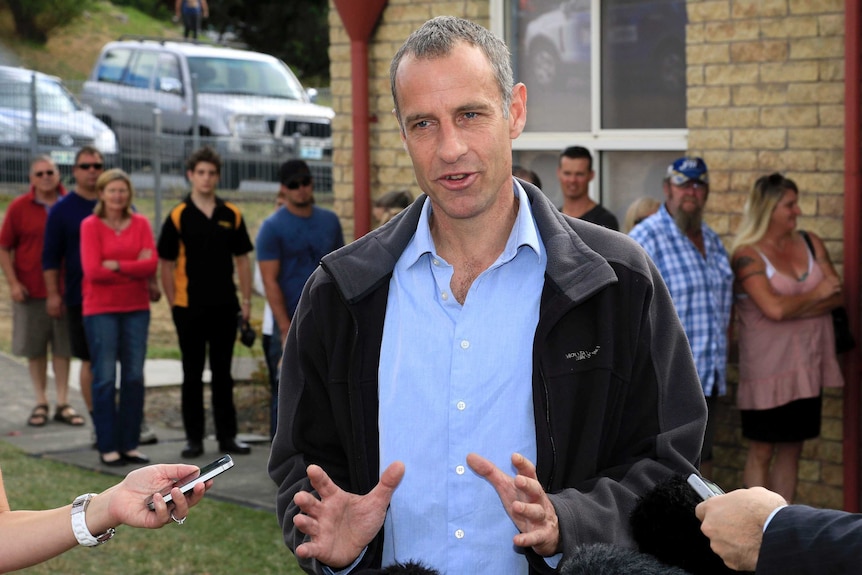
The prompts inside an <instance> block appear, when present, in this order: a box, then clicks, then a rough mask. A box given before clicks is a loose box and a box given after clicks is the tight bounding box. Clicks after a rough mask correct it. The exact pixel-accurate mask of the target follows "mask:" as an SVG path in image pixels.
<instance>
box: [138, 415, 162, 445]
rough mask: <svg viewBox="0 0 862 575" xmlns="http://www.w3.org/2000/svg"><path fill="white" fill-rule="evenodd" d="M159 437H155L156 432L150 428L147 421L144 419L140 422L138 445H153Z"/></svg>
mask: <svg viewBox="0 0 862 575" xmlns="http://www.w3.org/2000/svg"><path fill="white" fill-rule="evenodd" d="M158 442H159V438H158V437H156V432H155V431H153V430H152V429H150V426H149V425H147V422H146V421H144V422H142V423H141V435H140V437H139V438H138V445H153V444H154V443H158Z"/></svg>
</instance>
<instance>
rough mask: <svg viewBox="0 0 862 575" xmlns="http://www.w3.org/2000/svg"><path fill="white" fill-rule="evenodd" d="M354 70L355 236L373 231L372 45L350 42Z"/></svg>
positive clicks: (351, 70)
mask: <svg viewBox="0 0 862 575" xmlns="http://www.w3.org/2000/svg"><path fill="white" fill-rule="evenodd" d="M350 72H351V75H352V76H353V78H352V84H353V226H354V231H353V237H354V239H357V238H360V237H362V236H364V235H365V234H367V233H368V232H369V231H370V230H371V191H370V186H371V184H370V179H371V174H370V167H369V166H370V164H371V153H370V151H369V148H370V142H369V134H370V130H369V127H368V122H369V118H368V44H367V43H366V42H365V41H364V40H351V42H350Z"/></svg>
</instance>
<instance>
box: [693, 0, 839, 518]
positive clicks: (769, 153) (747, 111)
mask: <svg viewBox="0 0 862 575" xmlns="http://www.w3.org/2000/svg"><path fill="white" fill-rule="evenodd" d="M688 19H689V24H688V28H687V34H686V36H687V50H686V58H687V66H688V70H687V72H688V94H687V95H688V112H687V123H688V129H689V149H690V150H691V152H692V153H695V154H698V155H702V156H703V157H704V159H705V160H706V162H707V164H708V165H709V167H710V172H711V173H710V198H709V204H708V208H709V211H710V213H709V216H708V221H709V223H710V225H712V226H713V227H714V228H715V229H716V231H718V232H719V233H720V234H722V235H723V236H724V237H725V238H726V240H729V239H730V237H731V236H732V234H733V231H734V230H735V229H736V225H737V223H738V221H739V218H740V214H741V212H742V208H743V204H744V202H745V198H746V196H747V194H748V192H749V190H750V189H751V186H752V184H753V183H754V180H755V179H756V178H757V177H759V176H761V175H764V174H768V173H771V172H773V171H778V172H781V173H783V174H785V175H787V176H788V177H790V178H792V179H793V180H795V181H796V183H797V184H798V185H799V188H800V204H801V208H802V211H803V216H802V217H801V218H800V219H799V227H800V228H802V229H807V230H812V231H814V232H816V233H817V234H819V235H820V236H821V237H822V238H823V239H824V240H825V241H826V245H827V248H828V249H829V252H830V254H831V256H832V260H833V261H834V262H836V263H838V264H840V262H841V261H842V258H843V246H842V239H843V231H842V230H843V226H842V218H843V201H844V198H843V192H844V176H843V168H844V158H843V154H844V127H843V122H844V82H843V80H844V2H843V0H718V1H716V0H688ZM838 269H839V273H840V265H839V266H838ZM735 367H736V366H735V365H734V366H733V369H732V370H731V372H732V373H733V379H734V380H735V379H736V373H737V370H736V369H735ZM735 389H736V386H735V384H734V385H733V386H732V393H731V395H730V396H729V397H728V398H726V399H724V400H722V402H721V409H720V413H719V422H720V427H719V429H718V431H717V438H716V444H717V445H716V452H715V465H716V471H715V478H716V479H717V480H718V482H719V483H721V484H723V485H724V486H725V487H728V488H736V487H742V468H743V465H744V463H745V454H746V442H745V440H743V439H742V436H741V432H740V428H739V412H738V411H737V410H736V409H735V407H734V405H733V400H734V393H733V392H735ZM842 406H843V404H842V395H841V392H840V390H827V392H826V393H825V394H824V402H823V429H822V435H821V437H820V438H819V439H817V440H813V441H808V442H806V443H805V447H804V450H803V456H802V462H801V465H800V471H799V477H800V482H799V487H798V490H797V498H798V501H799V502H802V503H809V504H812V505H817V506H824V507H835V508H840V507H842V505H843V496H842V484H843V481H842V479H843V475H842V473H843V468H842V418H841V416H842Z"/></svg>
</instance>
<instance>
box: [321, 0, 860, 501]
mask: <svg viewBox="0 0 862 575" xmlns="http://www.w3.org/2000/svg"><path fill="white" fill-rule="evenodd" d="M687 1H688V19H689V25H688V29H687V54H686V55H687V64H688V70H687V73H688V113H687V122H688V128H689V148H690V151H691V152H692V153H695V154H699V155H702V156H703V157H704V158H705V160H706V161H707V163H708V165H709V167H710V171H711V195H710V199H709V204H708V209H709V214H708V221H709V223H710V225H712V226H713V227H714V228H715V229H716V230H717V231H718V232H719V233H720V234H722V236H723V237H725V239H726V240H727V241H729V239H730V236H731V235H732V233H733V231H734V230H735V228H736V225H737V223H738V221H739V217H740V214H741V212H742V207H743V204H744V201H745V197H746V194H747V193H748V190H749V189H750V186H751V185H752V184H753V182H754V180H755V179H756V178H757V177H758V176H760V175H763V174H766V173H769V172H772V171H780V172H782V173H784V174H786V175H788V176H789V177H791V178H793V179H794V180H795V181H796V182H797V184H798V185H799V187H800V190H801V197H800V202H801V206H802V209H803V212H804V215H803V217H802V218H801V219H800V227H802V228H805V229H809V230H812V231H814V232H816V233H817V234H819V235H820V236H821V237H823V239H824V240H825V241H826V245H827V247H828V249H829V251H830V254H831V255H832V259H833V261H835V262H837V263H839V264H840V262H841V261H842V257H843V253H842V211H843V185H844V182H843V143H844V131H843V114H844V107H843V98H844V84H843V74H844V68H843V65H844V61H843V54H844V41H843V40H844V37H843V31H844V28H843V26H844V22H843V0H687ZM440 14H450V15H455V16H463V17H467V18H470V19H472V20H474V21H476V22H478V23H479V24H482V25H484V26H488V25H489V5H488V2H487V0H464V1H462V2H432V1H415V0H413V1H410V0H390V1H389V3H388V5H387V7H386V8H385V9H384V11H383V14H382V17H381V20H380V23H379V26H378V27H377V29H376V30H375V32H374V35H373V37H372V39H371V41H370V44H369V47H368V56H369V71H370V78H369V105H370V115H371V131H370V132H371V137H370V139H371V141H370V146H371V170H370V172H371V195H372V197H377V196H379V195H382V194H383V193H386V192H389V191H391V190H396V189H408V190H410V191H411V192H412V193H413V195H414V196H416V195H418V193H419V189H418V187H417V186H416V183H415V180H414V177H413V169H412V167H411V164H410V159H409V157H408V156H407V153H406V152H405V151H404V149H403V147H402V146H401V141H400V138H399V133H398V126H397V122H396V121H395V119H394V117H393V115H392V107H393V104H392V98H391V94H390V88H389V62H390V60H391V58H392V56H393V55H394V54H395V51H396V50H397V49H398V47H399V46H400V45H401V43H402V42H403V41H404V39H405V38H406V37H407V36H408V35H409V34H410V32H412V31H413V30H414V29H416V28H417V27H418V26H419V25H421V24H422V22H424V21H425V20H427V19H428V18H431V17H433V16H437V15H440ZM330 38H331V45H330V58H331V61H332V68H331V73H332V94H333V107H334V108H335V111H336V120H335V124H334V130H333V137H334V147H335V153H334V164H335V168H334V192H335V209H336V211H337V213H338V214H339V216H340V217H341V218H342V223H343V225H344V230H345V237H347V238H351V237H353V235H354V227H353V220H352V217H353V172H352V149H353V148H352V146H353V142H352V135H351V123H352V120H351V100H350V98H351V83H350V41H349V38H348V37H347V33H346V32H345V30H344V27H343V26H342V24H341V19H340V16H339V14H338V11H337V10H336V9H335V7H334V5H332V3H330ZM839 271H840V266H839ZM730 373H731V378H732V379H734V380H735V374H736V369H735V365H732V366H731V369H730ZM734 393H735V384H733V383H732V384H731V394H730V395H729V396H728V397H727V398H723V399H722V400H721V401H720V407H719V414H718V417H719V429H718V432H717V438H716V459H715V463H716V471H715V478H716V479H717V480H718V482H719V483H721V484H722V485H724V486H725V487H726V488H730V489H732V488H736V487H742V467H743V465H744V462H745V452H746V444H745V442H744V440H743V439H742V437H741V433H740V429H739V414H738V411H737V410H736V409H735V408H734V407H733V402H734ZM841 414H842V396H841V392H840V391H836V390H828V391H827V392H826V393H825V396H824V408H823V415H824V419H823V432H822V436H821V438H820V439H817V440H814V441H809V442H806V445H805V449H804V451H803V460H802V463H801V467H800V484H799V490H798V501H799V502H803V503H809V504H812V505H818V506H825V507H834V508H840V507H841V506H842V504H843V498H842V477H843V476H842V473H843V470H842V420H841Z"/></svg>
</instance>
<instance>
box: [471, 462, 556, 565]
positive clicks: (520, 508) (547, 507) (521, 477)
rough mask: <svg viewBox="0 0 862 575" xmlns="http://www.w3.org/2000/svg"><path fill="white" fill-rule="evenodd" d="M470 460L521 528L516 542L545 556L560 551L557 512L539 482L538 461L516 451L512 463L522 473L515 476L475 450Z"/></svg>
mask: <svg viewBox="0 0 862 575" xmlns="http://www.w3.org/2000/svg"><path fill="white" fill-rule="evenodd" d="M467 464H468V465H469V466H470V468H471V469H472V470H473V471H475V472H476V473H478V474H479V475H481V476H482V477H484V478H485V479H486V480H488V482H489V483H490V484H491V485H492V486H493V487H494V489H496V490H497V495H499V496H500V501H502V502H503V507H504V508H505V509H506V513H508V514H509V517H510V518H511V519H512V521H513V522H514V523H515V526H516V527H517V528H518V530H519V531H520V533H518V534H517V535H515V537H514V539H513V542H514V544H515V545H517V546H518V547H532V548H533V551H535V552H536V553H538V554H539V555H541V556H542V557H550V556H551V555H554V554H556V553H558V552H559V546H560V526H559V521H558V518H557V512H556V510H555V509H554V506H553V505H552V504H551V500H550V499H549V498H548V495H547V494H546V493H545V490H544V489H543V488H542V485H541V484H540V483H539V479H538V477H537V475H536V467H535V465H533V464H532V463H531V462H530V461H529V460H528V459H527V458H525V457H524V456H523V455H521V454H519V453H514V454H512V465H514V466H515V469H516V470H517V471H518V475H516V476H514V477H511V476H509V475H507V474H506V473H504V472H503V471H501V470H500V469H499V468H498V467H497V466H496V465H494V464H493V463H491V462H490V461H489V460H487V459H485V458H484V457H482V456H481V455H477V454H475V453H471V454H469V455H468V456H467Z"/></svg>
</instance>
